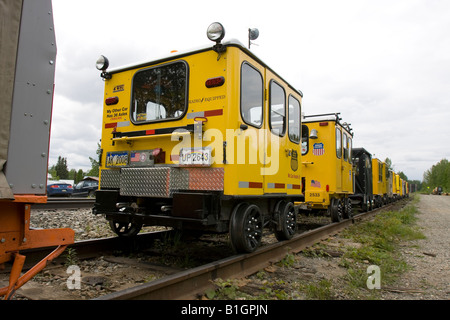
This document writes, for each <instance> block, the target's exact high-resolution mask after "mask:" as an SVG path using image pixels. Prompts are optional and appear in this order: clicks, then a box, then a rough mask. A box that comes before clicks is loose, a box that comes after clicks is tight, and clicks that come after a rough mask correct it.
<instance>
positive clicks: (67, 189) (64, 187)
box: [47, 181, 73, 197]
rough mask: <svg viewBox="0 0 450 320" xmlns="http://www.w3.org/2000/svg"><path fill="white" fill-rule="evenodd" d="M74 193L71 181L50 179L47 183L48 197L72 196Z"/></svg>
mask: <svg viewBox="0 0 450 320" xmlns="http://www.w3.org/2000/svg"><path fill="white" fill-rule="evenodd" d="M72 193H73V187H72V185H71V184H70V183H66V182H63V181H49V182H48V183H47V196H48V197H70V196H71V195H72Z"/></svg>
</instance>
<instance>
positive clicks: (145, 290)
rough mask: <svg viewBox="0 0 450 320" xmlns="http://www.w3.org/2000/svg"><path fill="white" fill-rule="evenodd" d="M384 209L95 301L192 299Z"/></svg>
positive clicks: (247, 274)
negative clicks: (216, 283) (220, 282)
mask: <svg viewBox="0 0 450 320" xmlns="http://www.w3.org/2000/svg"><path fill="white" fill-rule="evenodd" d="M386 208H388V207H383V208H379V209H376V210H373V211H370V212H366V213H362V214H359V215H357V216H355V217H354V218H353V219H351V220H350V219H349V220H344V221H342V222H338V223H331V224H329V225H326V226H323V227H319V228H316V229H313V230H310V231H306V232H304V233H301V234H298V235H296V236H294V237H293V238H292V239H291V240H288V241H283V242H276V243H273V244H269V245H266V246H264V247H261V248H259V249H258V250H256V251H255V252H253V253H250V254H239V255H235V256H231V257H228V258H225V259H222V260H219V261H215V262H212V263H208V264H205V265H202V266H200V267H197V268H193V269H189V270H186V271H182V272H179V273H177V274H174V275H171V276H167V277H165V278H162V279H159V280H155V281H152V282H149V283H146V284H143V285H139V286H137V287H133V288H129V289H126V290H122V291H118V292H114V293H111V294H107V295H104V296H101V297H99V298H96V299H95V300H160V299H161V300H181V299H183V300H184V299H196V298H198V297H199V295H202V294H203V293H204V292H205V291H206V290H207V289H209V288H211V287H212V280H214V279H216V278H222V279H229V278H241V277H246V276H249V275H251V274H253V273H255V272H257V271H258V270H261V269H263V268H265V267H267V266H269V265H270V264H272V263H275V262H278V261H280V260H281V259H283V258H284V257H285V256H286V254H288V253H298V252H300V251H302V250H303V249H305V248H307V247H309V246H312V245H313V244H315V243H317V242H319V241H321V240H324V239H326V238H328V237H330V236H332V235H334V234H336V233H338V232H340V231H342V230H343V229H345V228H347V227H348V226H350V225H352V224H353V223H355V222H357V221H360V220H363V219H367V218H370V217H372V216H373V215H375V214H377V213H378V212H380V211H381V210H382V209H386Z"/></svg>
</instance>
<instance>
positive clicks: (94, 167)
mask: <svg viewBox="0 0 450 320" xmlns="http://www.w3.org/2000/svg"><path fill="white" fill-rule="evenodd" d="M101 152H102V149H101V147H100V144H99V143H97V151H96V153H97V156H98V159H100V154H101ZM89 160H90V161H91V170H90V171H89V172H88V173H87V175H88V176H90V177H98V176H99V173H100V171H99V165H100V162H99V160H95V159H94V158H91V157H89Z"/></svg>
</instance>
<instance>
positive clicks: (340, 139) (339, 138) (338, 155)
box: [336, 128, 342, 159]
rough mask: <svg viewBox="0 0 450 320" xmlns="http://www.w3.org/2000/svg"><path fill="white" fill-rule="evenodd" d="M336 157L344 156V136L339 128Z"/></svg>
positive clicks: (337, 130)
mask: <svg viewBox="0 0 450 320" xmlns="http://www.w3.org/2000/svg"><path fill="white" fill-rule="evenodd" d="M336 157H338V158H339V159H340V158H342V136H341V129H339V128H336Z"/></svg>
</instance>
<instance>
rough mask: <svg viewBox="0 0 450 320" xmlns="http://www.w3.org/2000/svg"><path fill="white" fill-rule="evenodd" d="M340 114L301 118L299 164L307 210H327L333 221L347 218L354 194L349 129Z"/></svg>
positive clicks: (350, 131)
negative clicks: (300, 163) (301, 167)
mask: <svg viewBox="0 0 450 320" xmlns="http://www.w3.org/2000/svg"><path fill="white" fill-rule="evenodd" d="M341 120H342V119H341V118H340V117H339V113H331V114H321V115H309V116H305V117H304V119H303V129H302V156H303V160H302V164H303V172H302V174H303V175H302V177H303V185H304V190H303V191H304V194H305V202H304V203H303V204H301V207H303V208H306V209H312V210H314V209H319V210H321V209H327V210H328V213H329V214H330V216H331V218H332V221H340V220H342V219H343V218H350V217H351V215H352V205H351V201H350V200H349V198H348V196H349V195H350V194H352V193H353V170H352V156H351V152H352V139H353V133H352V130H351V128H350V126H349V125H348V124H346V123H342V122H341Z"/></svg>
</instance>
